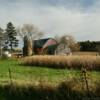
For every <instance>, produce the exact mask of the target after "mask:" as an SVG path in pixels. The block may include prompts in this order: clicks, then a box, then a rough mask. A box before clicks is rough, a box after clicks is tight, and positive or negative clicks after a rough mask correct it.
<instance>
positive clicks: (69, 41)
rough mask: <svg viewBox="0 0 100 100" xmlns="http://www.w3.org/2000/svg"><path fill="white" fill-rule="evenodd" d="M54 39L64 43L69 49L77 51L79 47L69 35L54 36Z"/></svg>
mask: <svg viewBox="0 0 100 100" xmlns="http://www.w3.org/2000/svg"><path fill="white" fill-rule="evenodd" d="M55 39H56V40H57V42H58V43H59V44H60V43H63V44H66V45H67V46H68V47H70V49H71V51H78V50H79V49H80V47H79V45H78V43H77V42H76V41H75V39H74V37H73V36H71V35H63V36H61V37H59V36H55Z"/></svg>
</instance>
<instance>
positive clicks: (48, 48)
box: [33, 38, 58, 55]
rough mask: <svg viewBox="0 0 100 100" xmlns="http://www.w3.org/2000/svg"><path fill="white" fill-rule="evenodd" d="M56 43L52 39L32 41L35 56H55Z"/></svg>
mask: <svg viewBox="0 0 100 100" xmlns="http://www.w3.org/2000/svg"><path fill="white" fill-rule="evenodd" d="M57 45H58V43H57V41H56V40H54V39H52V38H47V39H39V40H35V41H33V51H34V53H35V54H51V55H52V54H55V49H56V48H57Z"/></svg>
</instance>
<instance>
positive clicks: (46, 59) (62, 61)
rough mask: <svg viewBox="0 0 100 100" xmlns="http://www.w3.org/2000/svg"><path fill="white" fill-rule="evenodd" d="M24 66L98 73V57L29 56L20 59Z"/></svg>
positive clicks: (99, 61)
mask: <svg viewBox="0 0 100 100" xmlns="http://www.w3.org/2000/svg"><path fill="white" fill-rule="evenodd" d="M22 64H23V65H26V66H42V67H50V68H60V69H63V68H64V69H65V68H66V69H82V68H86V69H87V70H96V71H100V56H91V55H88V56H31V57H26V58H23V59H22Z"/></svg>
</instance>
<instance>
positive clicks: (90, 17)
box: [0, 0, 100, 40]
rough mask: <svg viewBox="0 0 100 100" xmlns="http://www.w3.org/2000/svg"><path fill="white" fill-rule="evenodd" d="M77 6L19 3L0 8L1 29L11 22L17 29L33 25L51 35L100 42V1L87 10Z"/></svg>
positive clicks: (22, 1)
mask: <svg viewBox="0 0 100 100" xmlns="http://www.w3.org/2000/svg"><path fill="white" fill-rule="evenodd" d="M97 1H98V0H97ZM78 5H79V4H77V6H75V7H74V6H71V7H69V8H68V9H67V8H66V7H65V6H59V5H57V6H51V5H49V6H48V5H41V4H40V3H38V2H34V3H33V2H31V1H30V0H29V2H28V1H25V2H24V0H21V1H19V0H18V1H16V3H15V2H12V3H8V4H6V6H5V5H4V6H2V7H0V26H2V27H5V25H6V24H7V22H9V21H12V22H13V23H14V24H15V25H16V26H18V25H22V24H24V23H32V24H34V25H36V26H38V27H39V28H40V29H41V30H43V31H44V32H46V33H48V34H49V35H51V36H54V35H55V34H57V35H58V34H59V35H61V34H71V35H73V36H75V38H76V39H77V40H88V39H90V40H100V39H99V37H100V28H99V27H100V14H99V12H100V1H98V2H96V3H95V4H94V5H92V6H91V7H90V8H89V9H88V8H87V10H86V9H85V11H84V10H82V7H81V6H78Z"/></svg>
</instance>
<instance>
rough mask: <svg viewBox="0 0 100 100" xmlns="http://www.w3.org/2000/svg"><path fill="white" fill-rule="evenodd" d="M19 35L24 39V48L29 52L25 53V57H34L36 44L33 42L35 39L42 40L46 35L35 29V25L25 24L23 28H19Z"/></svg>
mask: <svg viewBox="0 0 100 100" xmlns="http://www.w3.org/2000/svg"><path fill="white" fill-rule="evenodd" d="M17 33H18V34H19V36H21V38H22V39H23V41H24V47H25V48H26V49H27V50H26V51H27V52H26V51H25V52H26V53H27V54H25V55H29V56H30V55H32V53H33V45H34V44H33V42H32V41H33V40H34V39H37V38H41V37H42V36H43V35H44V33H43V32H41V31H39V29H38V28H37V27H35V26H34V25H33V24H24V25H23V27H18V28H17ZM26 39H27V40H26ZM26 42H27V43H26ZM25 48H24V49H25Z"/></svg>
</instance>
